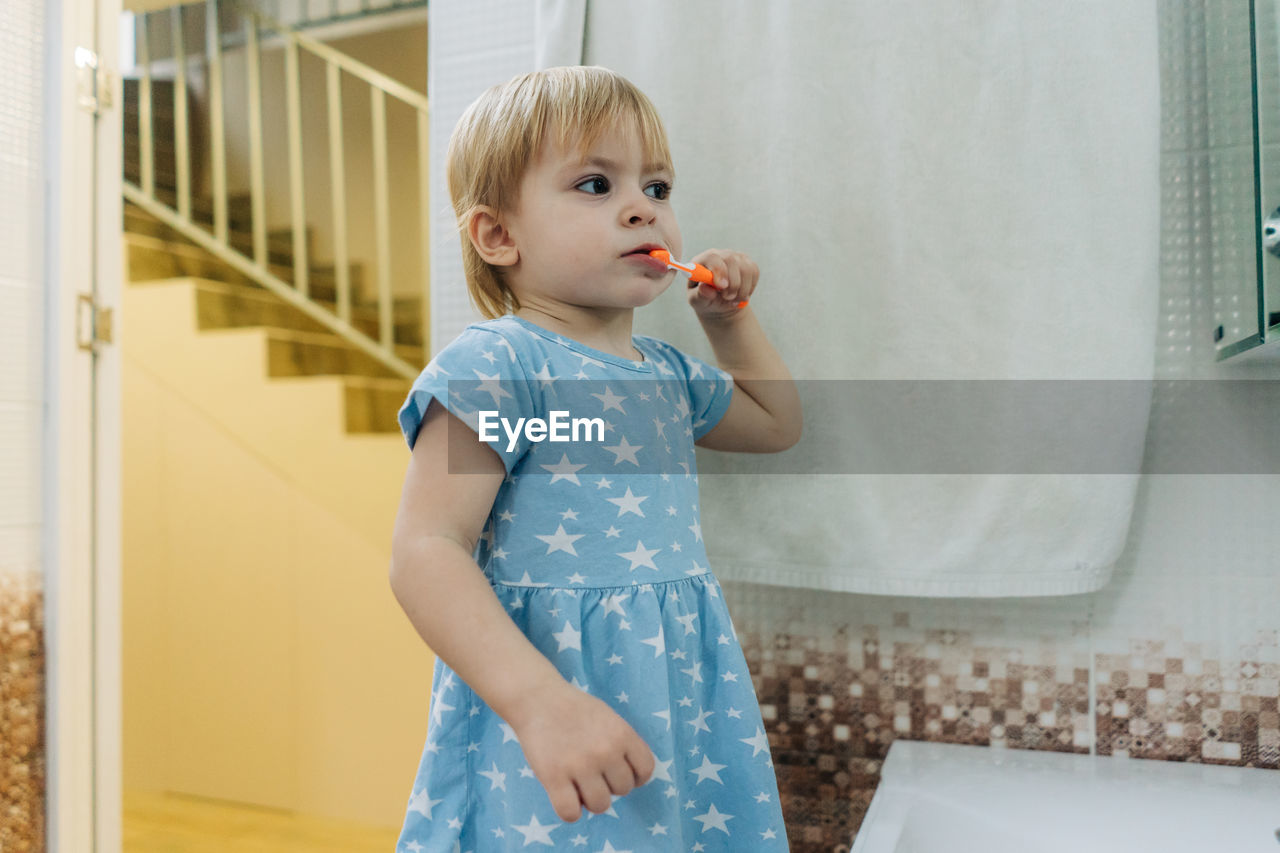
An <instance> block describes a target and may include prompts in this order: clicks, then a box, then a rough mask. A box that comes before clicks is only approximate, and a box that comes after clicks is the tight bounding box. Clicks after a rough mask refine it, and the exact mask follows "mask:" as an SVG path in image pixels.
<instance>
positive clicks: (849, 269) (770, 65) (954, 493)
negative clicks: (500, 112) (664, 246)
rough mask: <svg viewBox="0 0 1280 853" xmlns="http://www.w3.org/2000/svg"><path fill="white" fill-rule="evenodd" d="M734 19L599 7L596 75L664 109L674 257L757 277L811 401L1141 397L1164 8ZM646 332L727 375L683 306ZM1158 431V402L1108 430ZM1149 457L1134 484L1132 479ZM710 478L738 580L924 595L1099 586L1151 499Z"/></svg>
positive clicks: (765, 10)
mask: <svg viewBox="0 0 1280 853" xmlns="http://www.w3.org/2000/svg"><path fill="white" fill-rule="evenodd" d="M723 12H724V10H723V8H722V7H721V4H704V3H689V2H685V0H651V1H650V2H646V3H617V2H593V3H591V4H590V7H589V8H588V10H587V15H586V34H585V37H584V40H585V49H584V52H583V62H584V63H585V64H599V65H605V66H608V67H610V68H613V69H614V70H616V71H618V72H620V73H622V74H624V75H625V76H627V77H628V78H629V79H631V80H632V81H633V82H635V83H636V84H637V85H639V86H640V87H641V88H642V89H643V90H644V91H645V92H646V93H648V94H649V96H650V97H651V98H652V99H653V100H654V102H655V103H656V105H657V107H658V109H659V111H660V112H661V114H662V116H663V119H664V121H665V123H666V126H667V130H668V133H669V135H670V137H671V143H672V149H673V155H674V157H675V165H676V173H677V178H676V190H675V194H674V196H673V198H674V204H675V206H676V210H677V213H678V214H679V217H680V222H681V226H682V230H683V233H684V245H685V247H686V251H685V254H686V255H687V256H692V255H694V254H696V253H697V252H698V251H700V250H702V249H706V248H711V247H717V248H736V249H741V250H743V251H746V252H748V253H749V254H751V255H752V256H753V257H754V258H755V259H756V260H757V262H758V263H759V264H760V267H761V271H762V278H761V286H760V290H759V291H758V293H757V295H756V296H755V297H754V298H753V300H752V305H753V310H755V311H756V312H757V314H758V315H759V316H760V318H761V322H762V323H763V324H764V326H765V328H766V330H767V331H768V333H769V335H770V338H771V339H772V341H773V342H774V344H775V346H776V347H777V349H778V350H779V352H781V353H782V355H783V356H784V358H785V360H786V362H787V364H788V365H789V367H790V368H791V371H792V373H793V375H794V376H796V378H797V379H819V378H821V379H1151V378H1152V375H1153V361H1154V348H1155V328H1156V310H1157V293H1158V252H1159V224H1160V215H1159V212H1160V186H1159V157H1160V146H1159V121H1160V93H1159V68H1158V56H1157V29H1156V7H1155V4H1154V3H1153V2H1125V3H1114V2H1104V1H1103V0H1078V1H1077V2H1072V3H1061V2H1049V0H986V2H965V3H955V2H953V0H911V2H897V3H883V2H878V0H853V2H805V3H782V2H779V3H762V4H750V5H746V6H743V7H735V12H734V13H733V14H729V15H725V14H724V13H723ZM567 17H568V18H570V19H572V17H573V16H567ZM676 290H677V291H678V290H679V289H676ZM637 331H642V332H647V333H651V334H655V335H657V336H660V337H664V338H666V339H668V340H671V341H672V342H674V343H677V344H678V345H681V346H683V347H686V348H689V349H691V350H692V351H693V352H694V353H695V354H699V355H702V356H703V357H710V356H711V352H710V348H709V347H708V346H707V345H706V341H705V338H703V337H702V335H701V332H700V330H699V328H698V324H697V322H696V320H695V319H694V318H693V316H692V313H691V312H690V311H689V309H688V307H687V306H686V305H685V304H684V301H683V294H682V293H681V292H673V293H668V294H666V295H665V296H664V297H663V298H662V299H660V300H659V301H658V303H656V304H655V305H654V306H650V307H647V308H644V309H642V310H641V311H639V312H638V313H637ZM1145 422H1146V410H1145V408H1143V409H1141V410H1140V414H1138V415H1136V416H1134V415H1132V414H1128V415H1126V416H1125V417H1124V418H1123V419H1122V420H1121V421H1120V422H1117V423H1114V424H1111V425H1109V426H1110V428H1112V429H1116V430H1120V431H1122V432H1124V433H1125V434H1132V433H1134V432H1135V431H1136V432H1137V434H1138V435H1141V434H1142V432H1143V431H1144V429H1145ZM1135 452H1136V453H1137V455H1138V459H1135V460H1134V461H1133V464H1132V465H1131V466H1126V467H1124V468H1122V470H1128V471H1137V470H1138V466H1139V462H1140V458H1141V442H1140V441H1139V442H1138V443H1137V448H1136V451H1135ZM734 464H735V465H737V466H738V469H737V470H740V471H743V472H749V471H751V469H752V465H753V459H752V457H750V456H743V457H740V458H738V460H737V461H735V463H734ZM702 479H703V483H702V486H703V489H702V506H703V515H704V521H703V528H704V530H705V531H706V535H707V537H708V550H709V552H710V555H711V558H712V560H713V566H714V568H715V570H716V572H717V573H718V574H719V575H720V576H721V577H724V578H728V579H740V580H750V581H756V582H761V583H774V584H787V585H796V586H806V587H816V588H825V589H833V590H844V591H851V592H865V593H879V594H893V595H929V596H1007V595H1054V594H1067V593H1081V592H1088V591H1091V590H1094V589H1097V588H1098V587H1100V586H1101V585H1103V584H1104V583H1105V582H1106V581H1107V579H1108V578H1109V577H1110V574H1111V569H1112V565H1113V564H1114V562H1115V560H1116V559H1117V557H1118V556H1119V554H1120V553H1121V551H1122V549H1123V547H1124V542H1125V538H1126V532H1127V530H1128V525H1129V518H1130V515H1131V513H1132V509H1133V500H1134V496H1135V492H1136V487H1137V475H1136V474H1115V475H1111V474H1106V475H1096V476H1086V475H1079V474H1031V475H1024V476H1015V475H1008V474H979V475H973V476H959V475H933V474H929V475H918V476H908V475H895V476H871V475H849V476H829V477H813V476H779V475H771V476H760V475H757V476H752V475H750V474H748V473H743V474H738V475H734V476H704V477H703V478H702Z"/></svg>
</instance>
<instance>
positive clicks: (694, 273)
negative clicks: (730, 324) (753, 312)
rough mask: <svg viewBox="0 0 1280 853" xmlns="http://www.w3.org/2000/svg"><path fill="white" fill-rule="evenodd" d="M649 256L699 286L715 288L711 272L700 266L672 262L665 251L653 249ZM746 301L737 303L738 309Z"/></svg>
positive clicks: (669, 254) (669, 255) (668, 253)
mask: <svg viewBox="0 0 1280 853" xmlns="http://www.w3.org/2000/svg"><path fill="white" fill-rule="evenodd" d="M649 256H650V257H652V258H657V259H658V260H660V261H662V262H663V263H664V264H666V265H667V266H669V267H671V269H673V270H680V271H681V272H686V273H688V274H689V280H690V281H696V282H699V283H701V284H710V285H712V286H713V287H714V286H715V276H713V275H712V274H711V270H709V269H707V268H706V267H704V266H703V265H702V264H684V263H681V262H680V261H673V260H672V259H671V253H670V252H668V251H667V250H666V249H654V250H653V251H651V252H650V253H649ZM747 301H748V300H746V299H744V300H742V301H741V302H739V303H738V307H739V308H742V307H743V306H745V305H746V304H747Z"/></svg>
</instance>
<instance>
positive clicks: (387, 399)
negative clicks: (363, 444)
mask: <svg viewBox="0 0 1280 853" xmlns="http://www.w3.org/2000/svg"><path fill="white" fill-rule="evenodd" d="M343 385H344V395H345V398H346V413H347V432H348V433H352V434H356V433H376V432H392V433H398V432H400V422H399V420H398V419H397V416H398V415H399V412H400V407H401V406H402V405H404V401H405V398H406V397H408V396H409V389H410V388H412V387H413V383H412V382H407V381H404V380H399V379H396V380H392V379H346V380H344V382H343Z"/></svg>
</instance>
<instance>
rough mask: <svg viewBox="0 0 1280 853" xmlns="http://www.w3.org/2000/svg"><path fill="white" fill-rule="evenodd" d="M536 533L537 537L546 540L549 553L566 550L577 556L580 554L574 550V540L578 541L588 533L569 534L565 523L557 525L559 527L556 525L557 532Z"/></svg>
mask: <svg viewBox="0 0 1280 853" xmlns="http://www.w3.org/2000/svg"><path fill="white" fill-rule="evenodd" d="M534 535H535V536H536V537H537V538H539V539H541V540H542V541H543V542H546V543H547V554H551V553H553V552H555V551H564V552H565V553H567V554H572V555H573V556H575V557H576V556H578V552H577V551H575V550H574V548H573V543H574V542H577V541H578V540H579V539H581V538H582V537H583V536H585V535H586V534H584V533H576V534H569V533H566V532H565V529H564V525H563V524H561V525H559V526H557V527H556V532H555V533H548V534H542V533H535V534H534ZM544 556H545V555H544Z"/></svg>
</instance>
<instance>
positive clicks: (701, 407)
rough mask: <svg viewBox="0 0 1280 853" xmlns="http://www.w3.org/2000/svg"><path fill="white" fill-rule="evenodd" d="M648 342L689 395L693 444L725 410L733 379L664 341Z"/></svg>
mask: <svg viewBox="0 0 1280 853" xmlns="http://www.w3.org/2000/svg"><path fill="white" fill-rule="evenodd" d="M649 340H650V341H652V342H653V343H655V344H656V345H658V346H659V347H660V348H661V350H662V351H663V353H665V354H666V356H667V358H668V359H669V360H670V361H671V362H672V366H673V367H674V369H675V372H676V373H677V378H679V379H683V380H684V384H685V387H686V388H687V389H688V394H689V417H690V419H691V421H692V426H693V440H694V441H697V440H698V439H700V438H702V437H703V436H704V435H706V434H707V433H709V432H711V430H712V429H714V428H715V425H716V424H718V423H720V419H721V418H723V417H724V413H725V412H727V411H728V410H729V401H730V400H731V399H732V398H733V376H732V375H731V374H730V373H729V372H728V371H727V370H721V369H720V368H718V367H715V366H714V365H712V364H710V363H708V362H706V361H703V360H702V359H700V358H697V357H696V356H692V355H689V354H688V353H684V352H681V351H680V350H679V349H677V348H676V347H674V346H672V345H671V344H669V343H666V342H665V341H659V340H657V339H656V338H649Z"/></svg>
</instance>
